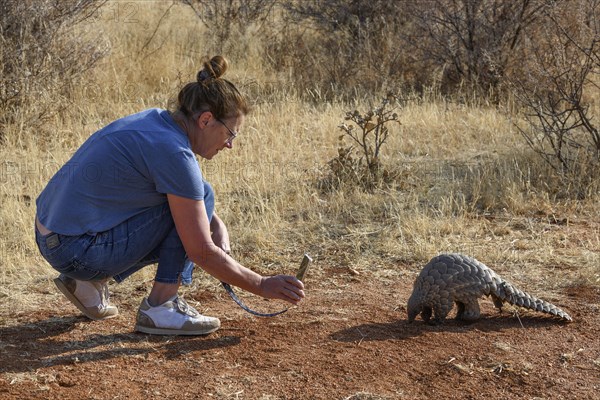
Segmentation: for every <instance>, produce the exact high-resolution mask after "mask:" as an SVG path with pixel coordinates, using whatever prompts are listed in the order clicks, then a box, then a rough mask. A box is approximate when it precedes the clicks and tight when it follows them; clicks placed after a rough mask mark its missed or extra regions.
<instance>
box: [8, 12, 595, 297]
mask: <svg viewBox="0 0 600 400" xmlns="http://www.w3.org/2000/svg"><path fill="white" fill-rule="evenodd" d="M128 4H138V3H128ZM140 4H141V3H140ZM144 4H145V5H144V7H139V9H138V10H137V12H136V14H135V16H133V15H130V16H129V17H131V18H130V20H129V21H124V20H123V18H124V17H123V18H112V17H111V18H108V17H107V16H108V15H113V14H110V13H107V14H102V15H101V16H100V18H98V20H97V21H96V22H94V23H91V22H90V23H89V24H87V25H86V26H84V32H82V33H81V34H82V35H85V34H89V35H92V34H93V35H95V36H98V37H100V38H102V39H99V40H101V41H102V42H103V43H104V42H106V43H110V46H111V49H112V52H111V55H110V56H109V57H108V58H107V59H105V60H104V61H103V62H102V64H101V65H100V66H99V68H97V69H96V70H95V71H94V74H92V75H90V76H89V82H88V84H87V85H85V86H83V87H79V88H77V89H76V90H75V92H74V95H73V97H72V98H71V99H69V101H70V103H69V104H68V107H67V111H66V112H64V113H61V114H60V115H59V114H57V115H55V116H54V117H53V118H51V119H49V120H48V121H46V122H45V123H44V129H43V131H42V132H31V131H24V130H23V129H22V126H23V124H19V123H18V121H17V122H16V123H15V124H14V125H12V126H10V127H9V130H8V132H6V133H7V135H6V136H7V137H8V138H10V140H9V142H8V143H7V144H6V145H4V146H3V147H1V148H0V159H1V160H3V161H2V163H1V164H0V167H1V170H0V172H1V173H0V198H1V199H2V208H1V210H0V213H1V218H0V221H1V229H2V234H1V235H0V251H1V254H2V257H1V260H0V283H1V286H2V287H3V289H2V292H0V298H2V299H3V300H2V301H4V299H6V298H8V297H11V299H12V298H13V295H11V294H9V291H12V289H10V288H13V289H18V290H22V291H23V292H25V293H35V291H34V290H33V289H31V286H32V283H35V282H37V283H38V284H39V283H40V282H46V283H47V282H48V277H50V276H52V275H53V274H54V273H53V272H52V270H51V268H50V267H48V266H47V264H46V263H45V262H44V260H43V259H42V258H41V257H40V256H39V255H38V254H37V249H36V247H35V243H34V239H33V229H32V225H33V219H34V215H35V203H34V200H35V198H36V197H37V195H38V193H39V192H40V191H41V190H42V188H43V187H44V185H45V183H46V182H47V181H48V179H49V178H50V177H51V176H52V174H53V173H54V172H55V171H56V170H57V168H58V167H59V166H60V165H61V164H62V163H64V162H65V161H66V160H67V159H68V158H69V156H70V155H71V154H72V152H73V151H74V150H75V149H76V148H77V146H78V145H79V144H81V143H82V142H83V140H84V139H85V138H86V137H87V136H89V135H90V134H91V133H92V132H93V131H94V130H96V129H98V128H100V127H102V126H103V125H104V124H106V123H108V122H110V121H111V120H113V119H115V118H118V117H121V116H124V115H127V114H129V113H132V112H136V111H139V110H142V109H144V108H147V107H166V106H167V104H168V102H169V99H170V98H171V97H173V96H175V95H176V90H177V88H178V87H179V86H180V84H181V83H182V81H186V80H188V79H192V78H193V77H194V75H195V72H196V70H197V69H198V68H199V66H200V64H199V58H200V57H201V56H203V55H204V50H203V47H202V37H203V35H205V34H206V33H205V32H204V31H203V30H202V27H201V26H199V24H198V22H197V21H196V20H195V19H194V17H193V15H191V14H190V13H189V11H188V10H187V9H185V8H184V7H182V6H179V5H177V6H174V8H173V9H172V10H171V11H170V12H169V14H167V16H166V17H165V19H164V20H163V22H162V25H160V27H159V29H158V31H157V32H156V35H155V37H154V39H153V40H152V42H151V43H150V44H149V45H148V46H147V48H146V49H144V50H142V49H143V47H144V44H145V43H146V42H147V40H148V39H149V37H150V36H151V35H152V33H153V31H154V28H155V27H156V23H157V21H158V20H159V19H160V18H161V16H162V15H163V14H164V11H165V10H166V9H167V7H168V5H165V4H162V3H160V2H147V3H144ZM108 7H118V6H117V5H115V3H109V4H108ZM109 10H110V8H109ZM113 10H114V8H113ZM175 27H176V29H175ZM260 45H261V44H260V43H254V42H253V43H249V44H248V46H246V49H248V55H247V56H246V57H244V56H243V55H241V54H233V55H232V56H230V59H231V61H232V66H231V68H232V70H231V71H230V72H229V74H228V78H229V79H231V80H232V81H234V82H241V83H242V84H243V86H244V87H246V88H248V90H252V91H253V92H256V93H261V91H262V93H263V94H264V96H263V97H258V98H257V104H256V107H255V110H254V112H253V113H252V114H251V115H250V116H249V117H248V118H247V122H246V125H245V127H244V129H243V134H242V135H240V138H239V139H238V140H237V141H236V142H235V145H234V150H233V151H229V152H226V154H224V155H220V156H219V157H218V159H217V160H214V161H211V162H205V161H203V162H202V166H203V169H204V172H205V175H206V177H207V179H208V180H209V181H210V182H211V183H212V184H213V186H214V187H215V189H216V192H217V210H218V213H219V214H220V216H221V217H222V218H223V219H224V220H225V221H226V222H227V224H228V226H229V229H230V233H231V237H232V239H233V242H234V243H233V250H234V252H235V254H236V255H238V257H239V258H240V261H242V262H243V263H245V264H246V265H248V266H249V267H251V268H254V269H257V270H260V271H263V272H267V273H275V272H279V271H282V272H291V271H292V270H293V269H294V268H295V267H296V266H297V263H298V262H299V261H300V258H301V255H302V254H303V253H304V252H310V253H311V254H312V255H314V256H315V258H316V259H317V264H316V266H317V267H318V266H321V267H340V266H341V267H348V268H352V269H353V270H355V271H358V272H360V273H362V272H366V271H368V272H369V273H372V274H382V276H384V275H386V274H387V272H385V271H389V270H397V271H400V270H403V269H406V267H407V266H409V267H410V269H411V271H412V272H414V273H416V271H417V269H418V267H420V265H422V264H423V263H424V262H425V261H427V260H428V259H429V258H430V257H432V256H434V255H435V254H437V253H439V252H447V251H458V252H463V253H467V254H470V255H472V256H475V257H477V258H479V259H481V260H482V261H484V262H485V263H487V264H488V265H490V266H492V267H493V268H496V269H497V270H498V271H499V272H500V273H501V274H504V275H505V277H506V278H507V279H512V280H515V281H528V283H530V284H531V285H532V286H536V285H539V289H540V290H542V291H552V290H554V289H556V288H559V287H563V286H568V285H570V284H571V283H573V282H585V283H588V284H593V285H600V272H599V271H598V265H600V220H599V218H598V215H600V206H599V205H598V202H597V201H595V200H589V201H574V200H560V201H559V200H556V199H553V198H552V196H551V195H550V194H548V192H545V191H544V190H543V185H541V184H540V183H539V182H540V181H543V179H541V178H540V174H541V173H542V172H543V171H544V167H543V166H542V165H541V164H540V161H538V160H537V159H536V158H535V157H534V156H532V155H531V154H530V153H529V152H528V151H527V150H526V148H525V147H526V146H525V144H524V142H523V141H522V139H521V138H520V136H519V135H518V133H517V132H516V131H515V129H513V127H512V124H511V122H510V121H509V120H508V119H507V117H506V116H505V114H503V113H502V112H500V111H498V110H496V109H494V108H491V107H486V106H484V105H482V106H467V105H457V104H455V103H449V102H447V101H444V100H441V99H440V98H439V97H437V96H433V95H432V96H431V97H430V98H426V99H425V101H419V102H416V101H415V102H410V103H409V104H407V105H406V107H404V108H403V109H401V110H400V111H399V114H400V121H401V125H399V126H398V127H394V128H393V129H394V130H393V132H392V137H391V138H390V141H389V143H387V144H386V146H385V147H384V150H383V152H384V163H385V164H386V165H390V166H394V168H396V169H397V170H398V171H399V173H400V176H401V178H400V179H399V180H398V181H397V182H396V185H395V186H394V187H391V188H388V189H382V190H378V191H375V192H374V193H363V192H360V191H355V190H350V189H348V188H344V189H340V190H335V191H323V190H320V189H319V188H318V185H317V183H318V182H319V180H320V179H322V178H323V177H324V176H325V175H326V174H327V173H328V167H327V162H328V161H329V160H330V159H332V158H333V157H334V156H335V155H336V154H337V153H336V152H337V143H338V136H339V135H340V134H341V131H340V130H339V129H338V127H337V126H338V125H339V124H340V123H341V122H342V120H343V116H344V114H345V112H346V111H348V110H350V109H353V108H359V109H366V108H367V107H368V106H369V103H368V100H367V99H356V102H355V104H351V105H348V104H342V103H322V104H318V102H313V103H312V104H309V103H306V102H302V101H300V100H299V99H298V98H297V97H296V96H294V95H293V94H292V91H290V92H283V91H280V92H268V91H267V89H265V88H267V87H269V84H270V79H273V77H274V75H273V73H272V72H270V71H266V70H263V69H261V68H262V65H261V63H260V58H261V56H260V54H261V53H260ZM226 56H228V55H227V54H226ZM278 79H280V77H279V78H278ZM315 104H317V105H315ZM30 106H31V107H36V102H35V99H33V98H32V99H31V104H30ZM23 115H24V116H25V115H28V114H26V113H23ZM314 273H315V276H318V268H316V271H315V272H314ZM145 274H146V275H144V276H143V279H148V278H149V277H151V272H146V273H145ZM544 277H549V278H548V279H543V278H544ZM134 279H136V278H134ZM213 283H214V282H213ZM207 285H210V283H207ZM38 286H40V285H38ZM41 286H43V287H45V284H42V285H41ZM536 289H537V288H536ZM538 293H539V291H538ZM18 301H19V302H22V303H24V304H25V303H28V302H30V303H31V305H35V301H33V300H31V299H29V300H27V299H21V300H18Z"/></svg>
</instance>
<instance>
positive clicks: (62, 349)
mask: <svg viewBox="0 0 600 400" xmlns="http://www.w3.org/2000/svg"><path fill="white" fill-rule="evenodd" d="M88 322H89V323H93V322H92V321H89V320H88V319H86V318H85V317H82V316H80V317H52V318H48V319H45V320H42V321H36V322H31V323H23V324H19V325H11V326H3V327H0V373H5V372H27V371H33V370H35V369H37V368H41V367H48V366H53V365H68V364H74V363H83V362H92V361H98V360H106V359H111V358H117V357H123V356H131V355H145V354H149V353H155V352H156V351H157V350H158V351H163V353H164V354H165V357H166V358H168V359H173V358H177V357H179V356H181V355H183V354H186V353H192V352H202V351H209V350H212V349H215V348H224V347H229V346H235V345H238V344H239V343H240V338H239V337H238V336H233V335H225V336H152V335H146V334H141V333H135V332H126V333H114V334H106V335H105V334H91V335H87V336H86V337H85V338H84V339H82V340H69V335H68V333H69V332H70V331H72V330H73V329H74V328H76V327H78V326H81V324H82V323H84V324H85V323H88ZM65 334H67V335H65Z"/></svg>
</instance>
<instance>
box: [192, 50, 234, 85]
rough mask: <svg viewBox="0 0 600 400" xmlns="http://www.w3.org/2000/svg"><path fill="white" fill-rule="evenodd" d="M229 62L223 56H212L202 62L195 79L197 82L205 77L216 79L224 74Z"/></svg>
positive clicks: (205, 78)
mask: <svg viewBox="0 0 600 400" xmlns="http://www.w3.org/2000/svg"><path fill="white" fill-rule="evenodd" d="M228 66H229V64H228V63H227V60H226V59H225V57H223V56H214V57H213V58H211V59H210V61H205V62H204V68H203V69H201V70H200V71H198V75H197V76H196V79H197V80H198V82H199V83H200V82H203V81H205V80H207V79H217V78H220V77H221V76H223V74H225V71H227V67H228Z"/></svg>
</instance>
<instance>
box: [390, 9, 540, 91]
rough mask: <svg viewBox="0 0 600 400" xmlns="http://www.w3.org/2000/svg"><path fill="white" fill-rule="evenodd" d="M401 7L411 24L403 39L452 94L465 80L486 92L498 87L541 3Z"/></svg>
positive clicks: (444, 88)
mask: <svg viewBox="0 0 600 400" xmlns="http://www.w3.org/2000/svg"><path fill="white" fill-rule="evenodd" d="M406 4H407V8H406V11H407V12H408V13H409V15H410V17H411V21H412V22H413V25H412V26H411V29H410V30H409V31H407V32H405V33H404V34H403V35H402V38H403V39H404V41H405V42H406V43H407V45H409V46H410V48H412V49H413V50H414V51H415V52H416V55H415V57H416V58H417V59H418V60H419V63H420V64H421V65H422V66H423V67H425V68H426V69H427V70H428V71H429V72H430V74H431V73H433V72H434V71H437V75H439V76H438V77H436V80H437V81H438V84H439V86H440V87H441V88H442V90H443V91H444V92H447V93H448V92H450V93H451V92H452V91H454V90H455V89H456V88H457V87H458V86H459V85H461V84H463V83H464V82H466V83H468V84H470V87H472V88H479V89H484V90H485V91H487V90H489V89H493V88H496V87H498V85H499V83H500V82H501V80H502V78H503V77H504V75H505V73H506V70H507V68H509V66H510V65H511V64H513V63H514V62H515V60H519V53H518V52H517V51H516V50H517V49H518V48H519V46H520V44H521V43H522V39H523V36H524V34H525V28H526V27H527V26H529V25H530V24H532V23H533V22H534V21H536V18H537V16H538V14H539V12H540V8H541V7H542V5H543V4H544V0H517V1H504V0H459V1H456V0H442V1H435V2H434V1H414V2H407V3H406ZM521 61H522V60H521ZM432 75H433V74H432ZM432 77H433V76H432Z"/></svg>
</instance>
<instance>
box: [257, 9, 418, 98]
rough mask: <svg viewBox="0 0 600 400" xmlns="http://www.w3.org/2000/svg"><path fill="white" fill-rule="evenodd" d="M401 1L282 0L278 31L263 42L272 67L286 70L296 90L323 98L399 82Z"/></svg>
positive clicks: (401, 56)
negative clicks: (316, 0) (307, 91)
mask: <svg viewBox="0 0 600 400" xmlns="http://www.w3.org/2000/svg"><path fill="white" fill-rule="evenodd" d="M403 4H404V3H403V2H400V3H399V2H390V1H388V0H372V1H364V0H350V1H348V0H322V1H318V2H313V1H290V0H287V1H282V5H283V10H284V11H285V12H284V15H283V19H284V21H283V24H282V28H281V31H280V34H279V35H278V36H277V37H276V38H275V40H272V41H270V43H269V45H268V47H267V54H268V59H269V60H270V61H271V64H272V66H273V67H274V68H275V70H276V71H279V72H288V71H290V72H291V73H290V74H289V79H291V81H292V84H293V85H294V86H295V87H296V88H298V89H299V91H300V92H303V91H306V90H318V91H319V95H320V96H321V97H323V98H325V99H328V98H333V97H338V98H339V97H342V96H343V95H344V94H346V93H349V94H351V95H356V94H357V92H362V93H365V92H366V93H374V92H381V91H382V90H383V91H384V90H386V89H387V88H389V87H397V86H398V83H399V82H401V80H402V78H403V76H404V72H403V70H402V68H401V66H406V63H403V62H402V60H403V58H404V57H406V53H405V52H403V51H402V44H401V43H399V41H398V40H397V38H398V32H399V31H400V30H401V29H403V26H404V23H405V22H406V21H404V20H403V12H402V10H403Z"/></svg>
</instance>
